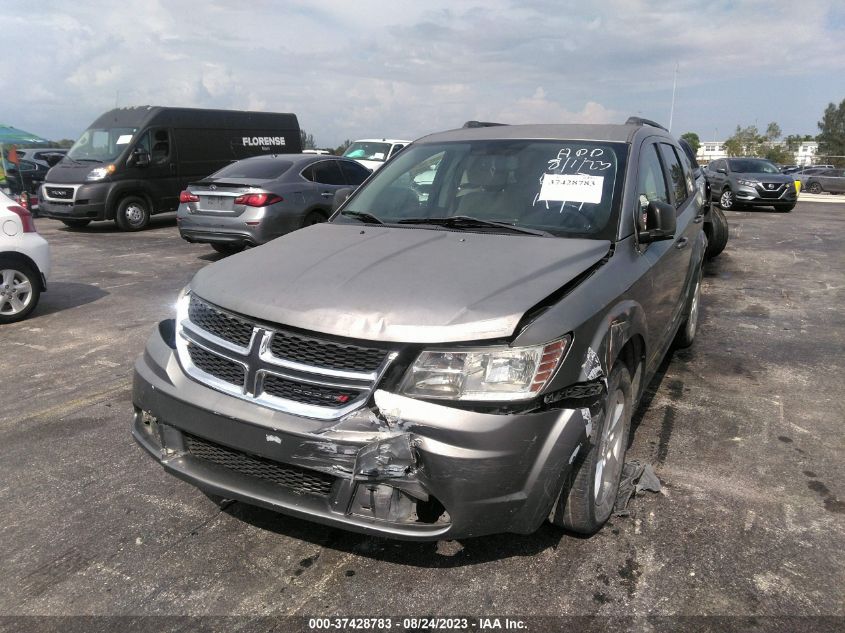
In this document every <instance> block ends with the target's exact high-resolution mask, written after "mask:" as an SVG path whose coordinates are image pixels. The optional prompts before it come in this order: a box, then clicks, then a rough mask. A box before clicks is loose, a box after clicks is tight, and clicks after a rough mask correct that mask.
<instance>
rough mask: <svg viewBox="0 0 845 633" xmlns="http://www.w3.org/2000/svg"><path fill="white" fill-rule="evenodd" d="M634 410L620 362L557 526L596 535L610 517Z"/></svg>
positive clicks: (557, 508) (554, 518) (554, 517)
mask: <svg viewBox="0 0 845 633" xmlns="http://www.w3.org/2000/svg"><path fill="white" fill-rule="evenodd" d="M632 411H633V396H632V393H631V376H630V374H629V373H628V368H627V367H626V366H625V364H624V363H622V362H621V361H618V362H617V363H616V364H615V365H614V366H613V369H612V370H611V371H610V376H609V377H608V380H607V394H605V400H604V402H603V404H602V411H600V412H599V415H597V416H595V417H593V422H594V427H593V437H592V438H591V440H590V446H589V449H588V450H587V452H586V453H584V454H583V456H579V458H578V459H576V461H575V463H574V464H573V466H572V468H571V470H570V471H569V474H568V475H567V477H566V481H565V483H564V486H563V490H562V491H561V493H560V497H558V500H557V502H556V503H555V505H554V507H553V508H552V511H551V514H550V515H549V521H551V522H552V523H553V524H554V525H557V526H559V527H562V528H566V529H567V530H572V531H573V532H578V533H579V534H595V533H596V532H598V531H599V529H601V527H602V525H604V524H605V522H606V521H607V520H608V519H609V518H610V515H611V513H612V512H613V506H614V505H615V504H616V494H617V492H618V491H619V480H620V478H621V477H622V466H623V465H624V463H625V452H626V450H627V449H628V432H629V429H630V426H631V413H632ZM596 422H597V423H596ZM582 451H583V447H582Z"/></svg>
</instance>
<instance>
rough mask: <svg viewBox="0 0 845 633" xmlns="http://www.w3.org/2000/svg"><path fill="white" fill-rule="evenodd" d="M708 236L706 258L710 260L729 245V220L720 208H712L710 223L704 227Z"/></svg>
mask: <svg viewBox="0 0 845 633" xmlns="http://www.w3.org/2000/svg"><path fill="white" fill-rule="evenodd" d="M704 232H705V234H706V235H707V250H706V251H705V252H704V256H705V257H707V258H708V259H710V258H712V257H716V255H718V254H719V253H721V252H722V251H723V250H725V246H727V245H728V219H727V218H726V217H725V214H724V213H723V212H722V210H721V209H719V208H718V207H711V208H710V222H708V223H707V224H705V225H704Z"/></svg>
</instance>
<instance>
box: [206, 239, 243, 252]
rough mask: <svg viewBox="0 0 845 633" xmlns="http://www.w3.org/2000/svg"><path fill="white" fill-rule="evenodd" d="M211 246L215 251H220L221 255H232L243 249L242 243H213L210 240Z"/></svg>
mask: <svg viewBox="0 0 845 633" xmlns="http://www.w3.org/2000/svg"><path fill="white" fill-rule="evenodd" d="M211 248H213V249H214V250H215V251H217V252H218V253H220V254H221V255H234V254H235V253H240V252H241V251H242V250H243V249H244V245H243V244H227V243H225V242H220V243H214V242H212V244H211Z"/></svg>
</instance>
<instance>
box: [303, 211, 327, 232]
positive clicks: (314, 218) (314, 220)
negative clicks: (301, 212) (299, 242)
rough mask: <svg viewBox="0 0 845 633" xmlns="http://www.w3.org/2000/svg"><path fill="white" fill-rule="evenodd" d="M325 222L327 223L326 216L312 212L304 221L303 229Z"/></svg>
mask: <svg viewBox="0 0 845 633" xmlns="http://www.w3.org/2000/svg"><path fill="white" fill-rule="evenodd" d="M325 221H326V216H325V215H323V214H322V213H320V212H319V211H311V212H310V213H309V214H308V215H306V216H305V218H304V219H303V220H302V228H303V229H304V228H305V227H306V226H312V225H314V224H322V223H323V222H325Z"/></svg>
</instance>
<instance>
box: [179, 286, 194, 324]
mask: <svg viewBox="0 0 845 633" xmlns="http://www.w3.org/2000/svg"><path fill="white" fill-rule="evenodd" d="M190 304H191V286H190V285H187V286H185V287H184V288H182V290H181V291H179V296H178V297H177V298H176V330H177V331H178V330H179V328H180V327H181V325H182V321H185V320H187V318H188V307H189V306H190Z"/></svg>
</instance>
